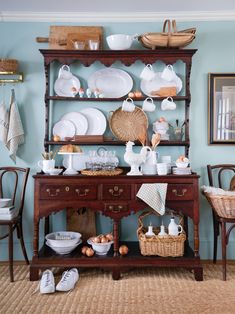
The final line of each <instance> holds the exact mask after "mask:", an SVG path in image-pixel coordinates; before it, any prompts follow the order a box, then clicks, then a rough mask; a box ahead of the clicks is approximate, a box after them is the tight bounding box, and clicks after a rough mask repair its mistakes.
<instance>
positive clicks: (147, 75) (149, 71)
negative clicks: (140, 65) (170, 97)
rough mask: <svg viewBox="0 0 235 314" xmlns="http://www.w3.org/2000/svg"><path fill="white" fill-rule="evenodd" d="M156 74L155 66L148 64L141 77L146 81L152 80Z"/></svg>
mask: <svg viewBox="0 0 235 314" xmlns="http://www.w3.org/2000/svg"><path fill="white" fill-rule="evenodd" d="M154 76H155V72H154V71H153V67H152V65H151V64H147V65H146V66H145V67H144V69H143V71H142V72H141V73H140V78H141V79H143V80H146V81H151V80H152V79H153V78H154Z"/></svg>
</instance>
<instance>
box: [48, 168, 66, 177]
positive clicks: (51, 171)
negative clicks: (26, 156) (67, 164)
mask: <svg viewBox="0 0 235 314" xmlns="http://www.w3.org/2000/svg"><path fill="white" fill-rule="evenodd" d="M62 171H63V169H58V168H52V169H50V170H48V173H49V174H50V175H51V176H56V175H58V174H60V173H61V172H62Z"/></svg>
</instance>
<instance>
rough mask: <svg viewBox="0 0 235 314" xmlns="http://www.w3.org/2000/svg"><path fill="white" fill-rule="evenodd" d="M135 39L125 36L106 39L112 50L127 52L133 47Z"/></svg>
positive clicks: (111, 36) (113, 36) (118, 35)
mask: <svg viewBox="0 0 235 314" xmlns="http://www.w3.org/2000/svg"><path fill="white" fill-rule="evenodd" d="M133 39H134V37H133V36H130V35H125V34H115V35H110V36H107V37H106V41H107V43H108V46H109V48H110V49H112V50H127V49H129V48H130V47H131V44H132V42H133Z"/></svg>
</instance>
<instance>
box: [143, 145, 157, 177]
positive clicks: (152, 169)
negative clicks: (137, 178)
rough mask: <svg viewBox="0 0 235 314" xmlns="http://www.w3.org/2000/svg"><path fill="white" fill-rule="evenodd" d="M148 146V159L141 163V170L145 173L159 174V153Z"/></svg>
mask: <svg viewBox="0 0 235 314" xmlns="http://www.w3.org/2000/svg"><path fill="white" fill-rule="evenodd" d="M146 147H147V149H148V152H147V157H146V161H145V162H144V163H143V164H142V165H141V172H142V173H143V174H157V153H156V152H155V151H153V150H151V148H150V147H148V146H146Z"/></svg>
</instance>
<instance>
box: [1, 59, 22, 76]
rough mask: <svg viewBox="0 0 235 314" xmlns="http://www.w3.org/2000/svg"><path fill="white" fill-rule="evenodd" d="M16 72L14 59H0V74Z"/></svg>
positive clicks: (16, 66) (16, 63)
mask: <svg viewBox="0 0 235 314" xmlns="http://www.w3.org/2000/svg"><path fill="white" fill-rule="evenodd" d="M17 70H18V61H17V60H15V59H0V72H13V73H15V72H16V71H17Z"/></svg>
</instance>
